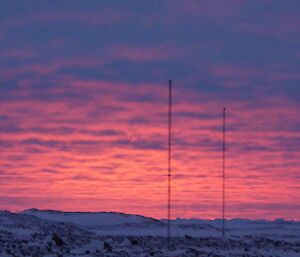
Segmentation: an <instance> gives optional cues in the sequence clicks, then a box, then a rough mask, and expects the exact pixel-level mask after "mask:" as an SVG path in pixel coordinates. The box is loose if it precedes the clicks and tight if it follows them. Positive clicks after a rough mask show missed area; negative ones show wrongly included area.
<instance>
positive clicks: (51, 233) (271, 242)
mask: <svg viewBox="0 0 300 257" xmlns="http://www.w3.org/2000/svg"><path fill="white" fill-rule="evenodd" d="M226 225H227V236H226V238H225V239H223V238H222V237H221V230H220V226H221V221H220V220H197V219H192V220H191V219H176V220H173V221H172V228H171V232H172V236H173V237H172V242H171V249H170V252H169V251H168V249H167V239H166V237H165V235H166V221H165V220H155V219H152V218H147V217H143V216H139V215H129V214H122V213H112V212H96V213H88V212H61V211H52V210H37V209H30V210H25V211H23V212H20V213H12V212H8V211H0V256H1V257H6V256H18V257H19V256H36V257H38V256H67V257H69V256H130V257H131V256H132V257H134V256H139V257H146V256H182V257H183V256H253V257H254V256H265V257H267V256H280V257H287V256H289V257H294V256H297V257H299V256H300V222H293V221H284V220H276V221H272V222H271V221H264V220H260V221H251V220H241V219H235V220H230V221H227V223H226Z"/></svg>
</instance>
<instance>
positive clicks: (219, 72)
mask: <svg viewBox="0 0 300 257" xmlns="http://www.w3.org/2000/svg"><path fill="white" fill-rule="evenodd" d="M0 7H1V8H0V17H1V21H0V22H1V24H2V25H1V27H0V40H1V46H0V71H1V77H0V124H1V126H0V147H1V156H0V161H1V166H0V183H1V185H0V186H1V190H0V204H1V208H5V209H10V210H21V209H25V208H31V207H39V208H52V209H63V210H82V211H101V210H102V211H122V212H129V213H139V214H144V215H149V216H154V217H165V216H166V210H165V208H166V200H167V199H166V192H167V191H166V190H167V188H166V186H167V183H166V182H167V176H166V175H167V152H166V150H167V110H168V109H167V107H168V106H167V99H168V95H167V93H168V92H167V80H168V79H170V78H172V79H173V80H174V116H173V118H174V120H173V124H174V128H173V144H174V149H173V155H172V156H173V174H174V175H173V180H172V184H173V207H174V210H173V216H174V217H176V216H181V217H202V218H218V217H221V185H222V180H221V175H222V169H221V168H222V167H221V164H222V160H221V157H222V155H221V150H222V148H221V142H220V138H221V137H222V134H221V128H222V113H221V111H222V108H223V106H226V108H227V112H228V118H227V143H228V149H227V150H228V151H227V175H226V176H227V182H226V188H227V193H226V197H227V200H228V205H227V217H228V218H232V217H244V218H267V219H273V218H277V217H283V218H287V219H299V217H300V216H299V215H300V205H299V202H300V201H299V200H300V198H299V195H300V194H299V193H300V187H299V179H300V177H299V167H300V161H299V160H300V158H299V157H300V122H299V114H300V113H299V110H300V99H299V95H300V94H299V93H300V88H299V78H300V77H299V74H298V73H299V72H298V71H299V56H300V48H299V40H300V38H299V27H300V26H298V25H297V24H299V23H300V19H299V15H298V13H299V11H300V6H299V3H298V1H293V0H290V1H289V2H288V3H285V4H283V3H282V1H279V0H272V1H264V2H263V3H262V2H261V1H256V0H254V1H251V2H249V1H241V0H239V1H229V2H228V1H225V0H224V1H208V0H204V1H192V0H189V1H185V2H184V3H183V2H182V1H172V2H161V1H151V3H150V2H149V3H140V2H139V1H126V3H125V2H124V1H114V2H111V3H104V2H103V3H100V2H99V1H89V2H88V3H86V2H83V1H77V0H75V1H72V5H70V4H69V1H43V2H40V1H33V0H32V1H26V4H25V3H24V2H22V1H9V2H8V1H6V2H3V3H1V6H0Z"/></svg>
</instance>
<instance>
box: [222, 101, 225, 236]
mask: <svg viewBox="0 0 300 257" xmlns="http://www.w3.org/2000/svg"><path fill="white" fill-rule="evenodd" d="M225 112H226V108H225V107H224V108H223V219H222V235H223V237H225V157H226V156H225V152H226V138H225V132H226V128H225V125H226V123H225V118H226V116H225Z"/></svg>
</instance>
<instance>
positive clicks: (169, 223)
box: [168, 80, 172, 249]
mask: <svg viewBox="0 0 300 257" xmlns="http://www.w3.org/2000/svg"><path fill="white" fill-rule="evenodd" d="M168 118H169V119H168V125H169V138H168V139H169V140H168V249H170V246H171V244H170V243H171V150H172V149H171V147H172V144H171V143H172V137H171V135H172V80H169V115H168Z"/></svg>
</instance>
